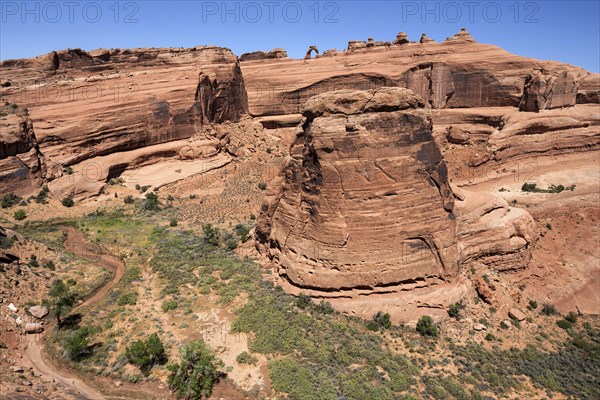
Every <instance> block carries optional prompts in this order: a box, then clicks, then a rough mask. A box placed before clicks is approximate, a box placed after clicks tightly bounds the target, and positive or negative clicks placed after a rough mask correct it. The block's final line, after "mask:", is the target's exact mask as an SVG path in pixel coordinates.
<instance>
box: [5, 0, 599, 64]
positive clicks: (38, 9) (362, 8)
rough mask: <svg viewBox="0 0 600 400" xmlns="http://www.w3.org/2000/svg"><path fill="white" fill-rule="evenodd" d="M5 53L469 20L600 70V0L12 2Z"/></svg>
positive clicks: (297, 41) (342, 41) (511, 46)
mask: <svg viewBox="0 0 600 400" xmlns="http://www.w3.org/2000/svg"><path fill="white" fill-rule="evenodd" d="M0 3H1V16H0V24H1V25H0V59H2V60H6V59H10V58H21V57H33V56H36V55H40V54H45V53H47V52H49V51H51V50H58V49H65V48H76V47H79V48H83V49H85V50H92V49H95V48H99V47H104V48H117V47H120V48H127V47H191V46H196V45H204V44H213V45H219V46H224V47H229V48H231V49H232V50H233V52H234V53H236V54H238V55H240V54H242V53H245V52H249V51H255V50H270V49H271V48H274V47H282V48H284V49H286V50H287V51H288V53H289V55H290V56H291V57H302V56H304V53H305V52H306V50H307V48H308V46H309V45H317V46H318V47H319V49H320V50H321V51H323V50H326V49H330V48H337V49H343V48H345V47H346V46H347V42H348V40H366V39H367V38H368V37H373V38H374V39H375V40H384V41H386V40H390V41H391V40H393V39H394V37H395V36H396V34H397V33H398V32H399V31H405V32H407V33H408V35H409V38H410V39H411V40H418V39H419V37H420V35H421V33H423V32H426V33H427V34H428V36H430V37H432V38H434V39H436V40H438V41H440V40H443V39H445V38H446V37H447V36H451V35H453V34H454V33H456V32H457V31H458V30H459V29H460V28H461V27H466V28H467V29H468V30H469V31H470V32H471V33H472V35H473V36H474V37H475V39H477V40H478V41H479V42H482V43H490V44H495V45H498V46H500V47H503V48H504V49H506V50H508V51H510V52H512V53H515V54H519V55H523V56H529V57H534V58H538V59H546V60H557V61H562V62H568V63H571V64H574V65H578V66H582V67H584V68H586V69H588V70H590V71H594V72H599V70H600V65H599V64H600V50H599V49H600V28H599V21H600V5H599V4H600V1H597V0H593V1H522V2H517V1H513V0H509V1H476V0H473V1H468V0H467V1H428V2H425V1H318V2H317V1H314V0H309V1H269V0H266V1H239V2H234V1H228V2H224V1H169V2H167V1H114V0H111V1H76V0H57V1H37V2H33V1H29V2H23V1H6V0H1V1H0Z"/></svg>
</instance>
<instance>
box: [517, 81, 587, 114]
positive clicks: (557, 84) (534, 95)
mask: <svg viewBox="0 0 600 400" xmlns="http://www.w3.org/2000/svg"><path fill="white" fill-rule="evenodd" d="M576 102H577V82H576V81H575V78H574V77H573V75H572V74H571V73H570V72H569V71H561V72H558V73H555V74H553V75H545V74H544V73H543V72H541V71H534V72H532V73H531V74H529V75H528V76H527V78H526V79H525V86H524V88H523V98H522V99H521V102H520V103H519V110H521V111H534V112H538V111H540V110H549V109H552V108H560V107H570V106H574V105H575V104H576Z"/></svg>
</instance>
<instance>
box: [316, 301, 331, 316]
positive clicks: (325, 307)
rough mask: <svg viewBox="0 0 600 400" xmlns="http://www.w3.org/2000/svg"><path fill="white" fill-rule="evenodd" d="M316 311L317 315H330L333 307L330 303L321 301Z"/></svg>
mask: <svg viewBox="0 0 600 400" xmlns="http://www.w3.org/2000/svg"><path fill="white" fill-rule="evenodd" d="M316 310H317V312H318V313H319V314H332V313H333V306H332V305H331V303H330V302H328V301H325V300H321V302H320V303H319V304H318V305H317V307H316Z"/></svg>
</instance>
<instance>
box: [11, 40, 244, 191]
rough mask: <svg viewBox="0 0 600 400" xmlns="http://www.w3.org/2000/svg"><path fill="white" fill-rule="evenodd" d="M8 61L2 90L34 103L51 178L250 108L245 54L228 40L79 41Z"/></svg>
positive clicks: (234, 116) (14, 99) (174, 137)
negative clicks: (240, 57)
mask: <svg viewBox="0 0 600 400" xmlns="http://www.w3.org/2000/svg"><path fill="white" fill-rule="evenodd" d="M1 68H2V79H3V82H9V84H8V85H4V86H5V87H4V88H3V90H2V96H3V98H6V99H7V100H8V101H10V102H11V103H17V104H19V105H21V106H27V107H28V109H29V111H30V113H31V119H32V121H33V123H34V124H35V127H36V135H37V140H38V143H39V148H40V150H41V152H42V153H44V155H45V157H46V160H47V162H48V165H49V166H51V167H50V169H51V170H52V171H53V172H52V173H51V174H49V175H48V176H47V178H48V179H50V180H52V179H55V178H58V177H60V176H61V174H62V170H63V167H65V166H71V165H73V166H74V165H77V164H81V163H83V162H85V161H86V160H92V159H93V158H95V157H101V156H106V155H109V154H114V153H117V152H128V151H133V150H136V149H139V148H143V147H147V146H154V145H157V144H162V143H168V142H173V141H178V140H182V139H188V138H191V137H193V136H194V135H196V134H198V133H200V132H203V127H204V126H206V125H210V124H219V123H222V122H225V121H239V120H240V119H241V118H242V117H243V116H244V115H246V114H247V113H248V104H247V96H246V90H245V87H244V80H243V77H242V73H241V69H240V66H239V63H238V61H237V57H236V56H235V55H233V53H231V51H230V50H228V49H224V48H218V47H197V48H192V49H135V50H118V49H117V50H97V51H94V52H89V53H88V52H85V51H82V50H78V49H76V50H65V51H60V52H53V53H51V54H49V55H46V56H42V57H38V58H36V59H29V60H8V61H5V62H3V63H2V66H1ZM206 139H207V140H215V138H208V137H207V138H206ZM220 139H221V138H219V139H216V140H217V141H218V140H220ZM177 153H178V150H176V151H175V152H174V154H177ZM157 157H158V158H161V155H160V154H157ZM124 159H127V157H124ZM90 163H92V162H91V161H90ZM99 176H111V173H110V172H109V171H101V173H100V174H99ZM94 180H95V179H94Z"/></svg>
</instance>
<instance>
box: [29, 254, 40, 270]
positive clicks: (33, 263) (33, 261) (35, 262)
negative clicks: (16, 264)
mask: <svg viewBox="0 0 600 400" xmlns="http://www.w3.org/2000/svg"><path fill="white" fill-rule="evenodd" d="M27 265H29V266H30V267H31V268H37V267H39V266H40V263H39V261H38V260H37V256H36V255H35V254H32V255H31V256H29V262H28V263H27Z"/></svg>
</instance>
